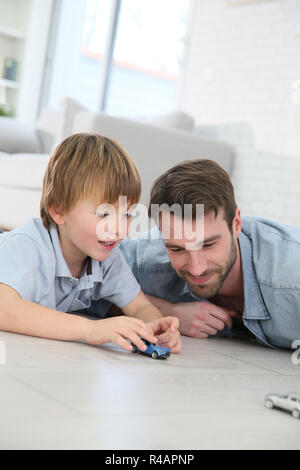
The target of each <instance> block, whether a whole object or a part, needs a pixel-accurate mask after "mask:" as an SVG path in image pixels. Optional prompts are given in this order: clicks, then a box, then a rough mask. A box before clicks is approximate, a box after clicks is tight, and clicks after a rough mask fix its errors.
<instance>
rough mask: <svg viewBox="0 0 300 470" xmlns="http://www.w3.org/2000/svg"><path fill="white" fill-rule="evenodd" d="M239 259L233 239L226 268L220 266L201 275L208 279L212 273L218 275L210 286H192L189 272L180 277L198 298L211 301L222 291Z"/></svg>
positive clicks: (181, 273) (181, 274) (182, 272)
mask: <svg viewBox="0 0 300 470" xmlns="http://www.w3.org/2000/svg"><path fill="white" fill-rule="evenodd" d="M236 259H237V250H236V246H235V243H234V238H233V237H232V238H231V248H230V254H229V257H228V260H227V262H226V263H225V265H224V266H219V267H218V268H216V269H212V270H209V271H205V272H204V273H202V274H201V277H203V278H204V277H207V276H209V275H210V274H212V273H217V274H218V276H217V279H216V280H215V281H214V282H212V283H211V284H209V285H198V284H191V281H190V276H191V275H190V274H189V273H188V272H187V271H179V275H180V276H181V277H182V278H183V279H184V280H185V281H186V282H187V283H188V285H189V287H190V289H191V291H192V292H193V293H194V294H195V295H196V296H197V297H202V298H204V299H211V298H212V297H214V296H215V295H217V293H218V292H219V290H220V289H221V287H222V285H223V283H224V281H225V279H226V278H227V276H228V274H229V273H230V271H231V269H232V267H233V265H234V263H235V262H236Z"/></svg>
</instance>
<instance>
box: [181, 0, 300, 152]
mask: <svg viewBox="0 0 300 470" xmlns="http://www.w3.org/2000/svg"><path fill="white" fill-rule="evenodd" d="M298 3H299V2H298V0H269V1H266V2H262V3H255V4H249V5H241V6H235V7H228V6H226V0H195V11H194V27H193V33H192V37H191V49H190V53H189V57H188V59H187V67H186V72H185V76H184V79H183V87H182V96H181V108H182V109H183V110H184V111H186V112H187V113H189V114H192V115H193V116H194V117H195V118H196V125H207V124H221V123H228V122H247V123H249V124H250V125H251V127H252V129H253V133H254V137H255V142H256V146H257V147H259V148H260V149H263V150H268V151H271V152H272V151H274V152H276V153H277V154H278V153H280V154H282V155H291V156H298V157H299V158H300V98H299V100H295V99H294V102H295V101H298V104H294V103H293V100H292V94H293V88H292V84H293V82H295V81H296V80H300V35H299V34H298V35H297V34H296V10H297V4H298ZM298 95H299V96H300V93H299V94H298ZM294 97H295V90H294Z"/></svg>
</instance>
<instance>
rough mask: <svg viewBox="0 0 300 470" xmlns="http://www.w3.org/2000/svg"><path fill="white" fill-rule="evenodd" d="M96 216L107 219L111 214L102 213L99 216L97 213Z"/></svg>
mask: <svg viewBox="0 0 300 470" xmlns="http://www.w3.org/2000/svg"><path fill="white" fill-rule="evenodd" d="M96 215H97V216H98V217H106V216H107V215H109V214H108V213H105V214H101V213H100V214H97V213H96Z"/></svg>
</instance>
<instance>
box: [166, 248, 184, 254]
mask: <svg viewBox="0 0 300 470" xmlns="http://www.w3.org/2000/svg"><path fill="white" fill-rule="evenodd" d="M169 251H171V252H172V253H180V252H181V251H182V249H181V248H169Z"/></svg>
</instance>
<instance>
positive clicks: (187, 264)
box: [120, 160, 300, 348]
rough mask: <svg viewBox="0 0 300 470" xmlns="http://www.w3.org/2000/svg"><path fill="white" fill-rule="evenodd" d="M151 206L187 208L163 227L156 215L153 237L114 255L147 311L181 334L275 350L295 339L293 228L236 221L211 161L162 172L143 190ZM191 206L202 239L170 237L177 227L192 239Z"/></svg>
mask: <svg viewBox="0 0 300 470" xmlns="http://www.w3.org/2000/svg"><path fill="white" fill-rule="evenodd" d="M155 204H156V205H160V206H161V205H162V204H166V205H167V206H168V207H172V206H173V205H174V204H175V205H176V204H177V206H178V205H179V206H180V207H181V208H182V209H183V208H184V206H185V205H186V204H191V205H192V208H193V212H192V218H188V219H180V218H179V217H177V215H176V214H175V215H172V214H171V215H170V218H169V227H166V226H165V224H164V225H163V224H162V217H161V216H160V217H159V220H158V226H159V229H160V231H159V232H158V229H154V230H153V231H152V232H148V233H147V234H145V235H144V236H142V237H141V238H139V239H128V240H125V241H123V242H122V243H121V245H120V248H121V250H122V252H123V254H124V256H125V258H126V260H127V262H128V264H129V265H130V267H131V269H132V270H133V273H134V275H135V277H136V279H137V280H138V282H139V283H140V285H141V287H142V290H143V291H144V293H145V294H146V295H148V296H149V298H150V300H151V301H152V302H153V304H154V305H155V306H157V307H158V308H159V309H160V310H161V311H162V313H163V314H164V315H173V316H176V317H178V318H179V319H180V323H181V333H182V334H184V335H186V336H192V337H197V338H207V337H208V336H211V335H217V334H218V335H229V336H236V335H237V336H241V337H249V338H252V339H256V340H258V341H259V342H260V343H263V344H264V345H267V346H269V347H275V348H276V347H284V348H291V347H292V343H293V342H294V341H295V340H299V339H300V295H299V294H300V268H299V267H300V229H298V228H293V227H288V226H284V225H282V224H278V223H275V222H271V221H267V220H264V219H259V218H253V217H243V219H242V218H241V215H240V211H239V209H238V208H237V205H236V202H235V197H234V190H233V187H232V184H231V182H230V179H229V176H228V174H227V173H226V172H225V171H224V170H223V169H222V168H221V167H220V166H219V165H218V164H217V163H215V162H213V161H211V160H192V161H187V162H184V163H182V164H179V165H177V166H175V167H173V168H171V169H170V170H168V171H167V172H166V173H164V174H163V175H162V176H161V177H160V178H158V179H157V180H156V182H155V183H154V185H153V188H152V191H151V200H150V208H151V206H152V207H154V206H153V205H155ZM198 204H203V205H204V233H203V234H202V237H203V239H202V240H200V243H199V239H197V236H196V237H195V239H194V240H191V239H190V237H188V238H187V237H186V236H185V232H184V231H182V232H183V235H182V237H181V238H178V236H177V233H178V230H177V228H178V226H180V225H182V226H183V224H185V226H187V227H188V228H189V232H190V233H195V234H196V235H197V232H196V231H195V229H196V227H197V218H196V206H197V205H198ZM162 212H163V211H162ZM166 228H169V230H166ZM155 232H156V233H155ZM167 232H169V233H167ZM157 234H159V236H160V238H159V239H154V238H155V235H157ZM198 238H199V237H198ZM193 242H194V245H193ZM191 247H192V248H191Z"/></svg>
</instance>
